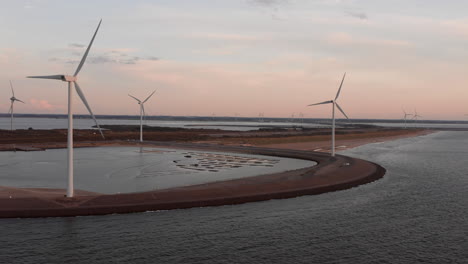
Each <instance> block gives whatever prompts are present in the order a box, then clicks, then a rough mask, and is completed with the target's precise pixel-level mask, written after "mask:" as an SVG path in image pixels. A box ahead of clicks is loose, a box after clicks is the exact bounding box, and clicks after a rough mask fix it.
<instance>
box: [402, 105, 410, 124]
mask: <svg viewBox="0 0 468 264" xmlns="http://www.w3.org/2000/svg"><path fill="white" fill-rule="evenodd" d="M402 110H403V119H404V120H405V128H406V120H407V117H408V116H411V114H408V113H406V111H405V110H404V109H402Z"/></svg>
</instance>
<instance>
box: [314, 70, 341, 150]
mask: <svg viewBox="0 0 468 264" xmlns="http://www.w3.org/2000/svg"><path fill="white" fill-rule="evenodd" d="M345 77H346V72H345V73H344V75H343V79H342V80H341V84H340V88H338V92H337V93H336V96H335V99H333V100H329V101H325V102H321V103H316V104H310V105H308V106H314V105H322V104H332V147H331V155H332V157H334V156H335V106H336V107H337V108H338V110H340V112H341V113H342V114H343V115H344V116H345V117H346V119H349V118H348V116H347V115H346V114H345V112H344V111H343V109H342V108H341V107H340V105H339V104H338V102H337V101H336V100H338V97H339V96H340V92H341V87H342V86H343V82H344V79H345Z"/></svg>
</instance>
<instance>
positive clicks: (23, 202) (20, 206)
mask: <svg viewBox="0 0 468 264" xmlns="http://www.w3.org/2000/svg"><path fill="white" fill-rule="evenodd" d="M143 146H150V147H167V148H181V149H192V150H209V151H223V152H236V153H247V154H258V155H267V156H278V157H286V158H296V159H303V160H311V161H315V162H317V165H315V166H311V167H307V168H303V169H298V170H292V171H286V172H281V173H274V174H266V175H259V176H254V177H249V178H241V179H234V180H227V181H220V182H212V183H206V184H200V185H193V186H186V187H177V188H171V189H163V190H155V191H148V192H141V193H128V194H111V195H104V194H93V193H88V192H79V191H77V196H76V197H73V198H65V197H63V193H64V191H63V190H52V189H42V190H41V189H34V192H30V196H28V192H27V190H28V189H15V188H3V190H2V191H3V192H4V194H3V196H1V197H0V218H33V217H67V216H84V215H105V214H120V213H135V212H145V211H157V210H171V209H184V208H192V207H205V206H220V205H234V204H242V203H248V202H258V201H265V200H271V199H285V198H293V197H298V196H302V195H315V194H321V193H326V192H331V191H338V190H344V189H349V188H352V187H355V186H358V185H362V184H366V183H369V182H372V181H375V180H377V179H379V178H381V177H383V176H384V174H385V169H384V168H383V167H381V166H380V165H378V164H375V163H372V162H368V161H365V160H361V159H355V158H350V157H346V156H341V155H336V157H334V158H332V157H331V156H330V154H328V153H318V152H310V151H303V150H287V149H272V148H259V147H245V146H222V145H212V144H199V143H173V142H145V144H144V145H143ZM0 189H2V188H1V187H0ZM59 191H60V192H59ZM5 192H6V193H8V192H11V194H13V195H12V196H13V198H9V195H5ZM18 192H20V193H23V195H22V196H20V197H18V198H14V196H15V195H14V194H15V193H18ZM25 193H26V194H25Z"/></svg>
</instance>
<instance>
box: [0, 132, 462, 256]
mask: <svg viewBox="0 0 468 264" xmlns="http://www.w3.org/2000/svg"><path fill="white" fill-rule="evenodd" d="M342 153H343V154H346V155H350V156H354V157H360V158H365V159H368V160H372V161H374V162H377V163H380V164H381V165H383V166H384V167H385V168H386V169H387V170H388V171H387V175H386V176H385V177H384V178H383V179H382V180H379V181H377V182H374V183H371V184H367V185H364V186H360V187H357V188H353V189H350V190H345V191H339V192H334V193H328V194H323V195H316V196H304V197H299V198H294V199H285V200H272V201H266V202H258V203H249V204H243V205H235V206H222V207H210V208H193V209H187V210H174V211H160V212H147V213H137V214H127V215H108V216H91V217H75V218H48V219H2V220H0V234H1V236H0V245H1V247H0V262H3V263H64V262H67V263H418V262H419V263H467V260H468V255H467V254H468V253H467V252H468V251H467V250H466V249H467V248H468V242H467V230H468V210H466V208H467V204H468V165H467V163H468V133H466V132H439V133H435V134H431V135H427V136H423V137H417V138H410V139H403V140H397V141H393V142H387V143H380V144H371V145H366V146H362V147H359V148H356V149H352V150H347V151H345V152H342Z"/></svg>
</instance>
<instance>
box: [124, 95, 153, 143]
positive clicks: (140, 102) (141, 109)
mask: <svg viewBox="0 0 468 264" xmlns="http://www.w3.org/2000/svg"><path fill="white" fill-rule="evenodd" d="M155 92H156V90H154V91H153V92H152V93H151V94H150V95H149V96H148V97H146V99H145V100H143V101H141V100H140V99H138V98H136V97H135V96H133V95H130V94H129V95H128V96H130V97H132V98H133V99H135V100H137V102H138V104H139V105H140V142H143V116H145V106H144V104H145V103H146V101H148V99H150V97H151V96H153V94H154V93H155Z"/></svg>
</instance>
